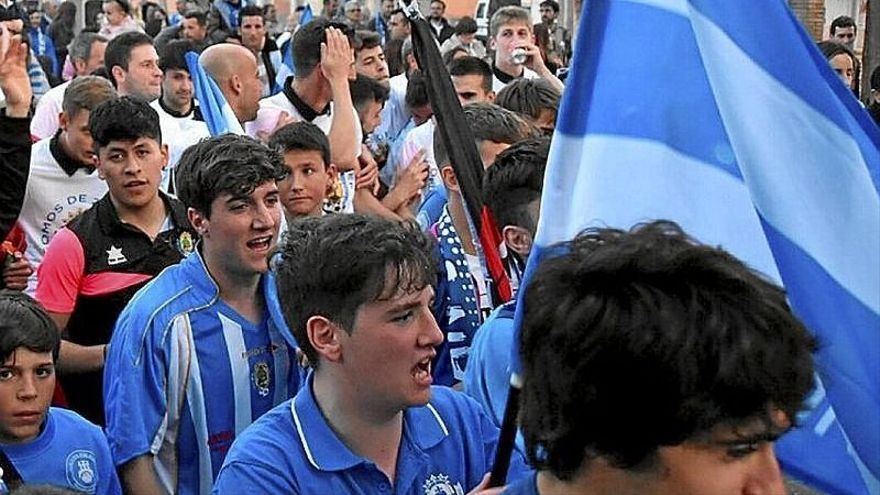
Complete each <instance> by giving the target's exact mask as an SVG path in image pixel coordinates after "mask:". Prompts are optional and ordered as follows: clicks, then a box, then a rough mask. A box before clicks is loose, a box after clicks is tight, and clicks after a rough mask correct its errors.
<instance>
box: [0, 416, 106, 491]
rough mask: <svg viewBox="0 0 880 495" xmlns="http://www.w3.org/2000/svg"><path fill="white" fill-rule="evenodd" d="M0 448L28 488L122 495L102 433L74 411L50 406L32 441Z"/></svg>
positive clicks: (3, 445)
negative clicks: (39, 486) (30, 486)
mask: <svg viewBox="0 0 880 495" xmlns="http://www.w3.org/2000/svg"><path fill="white" fill-rule="evenodd" d="M0 449H2V450H3V452H5V453H6V455H7V456H8V457H9V460H10V461H11V462H12V464H13V465H14V466H15V469H16V470H17V471H18V472H19V474H20V475H21V479H22V481H24V483H25V484H27V485H53V486H57V487H60V488H66V489H68V490H75V491H76V492H77V493H88V494H95V495H121V494H122V488H121V487H120V485H119V479H118V478H117V477H116V469H114V466H113V458H112V457H111V456H110V447H108V446H107V438H106V437H104V432H102V431H101V428H100V427H98V426H96V425H94V424H92V423H90V422H88V421H87V420H86V419H85V418H83V417H82V416H80V415H79V414H77V413H75V412H73V411H68V410H67V409H61V408H56V407H50V408H49V411H48V412H47V413H46V422H45V423H44V425H43V431H41V432H40V434H39V435H37V437H36V438H35V439H33V440H31V441H30V442H26V443H16V444H4V443H0Z"/></svg>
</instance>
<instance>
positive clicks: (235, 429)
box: [104, 253, 301, 494]
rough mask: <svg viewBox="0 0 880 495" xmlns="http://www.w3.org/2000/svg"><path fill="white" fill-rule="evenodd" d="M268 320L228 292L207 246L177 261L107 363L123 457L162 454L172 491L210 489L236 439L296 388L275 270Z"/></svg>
mask: <svg viewBox="0 0 880 495" xmlns="http://www.w3.org/2000/svg"><path fill="white" fill-rule="evenodd" d="M262 287H263V293H264V295H265V296H266V307H267V308H268V310H267V312H266V315H265V316H264V318H263V320H262V321H261V322H260V323H259V324H254V323H251V322H249V321H248V320H246V319H244V318H242V317H241V316H240V315H239V314H238V313H237V312H236V311H234V310H233V309H232V308H230V307H229V306H227V305H226V304H224V303H223V302H222V301H221V300H220V299H219V290H218V288H217V286H216V284H215V283H214V281H213V280H212V279H211V278H210V276H209V275H208V272H207V268H205V265H204V263H203V261H202V258H201V256H200V255H199V254H198V253H194V254H193V255H191V256H189V257H188V258H186V259H185V260H184V261H182V262H181V263H180V264H179V265H175V266H172V267H169V268H168V269H166V270H165V271H164V272H162V273H161V274H160V275H159V276H158V277H157V278H156V279H155V280H153V281H152V282H151V283H150V284H149V285H147V286H146V287H144V289H143V290H141V291H140V292H138V293H137V295H136V296H135V297H134V298H133V299H132V301H131V302H130V303H129V304H128V306H127V307H126V308H125V310H124V311H123V312H122V314H121V315H120V317H119V321H118V322H117V326H116V329H115V331H114V333H113V338H112V340H111V342H110V351H109V353H108V355H107V362H106V364H105V368H104V400H105V403H106V406H105V407H106V412H107V436H108V438H109V440H110V449H111V451H112V452H113V458H114V460H115V462H116V464H117V465H122V464H125V463H126V462H128V461H130V460H132V459H135V458H137V457H140V456H142V455H152V456H154V457H153V465H154V467H155V469H156V473H157V474H158V477H159V480H160V482H161V483H162V484H163V485H164V486H165V488H166V489H167V490H168V492H170V493H177V494H197V493H201V494H206V493H210V491H211V488H212V485H213V480H214V478H215V477H216V475H217V472H218V471H219V469H220V466H221V465H222V463H223V460H224V458H225V457H226V453H227V451H228V450H229V447H230V446H231V445H232V441H233V440H234V439H235V438H236V437H237V436H238V435H239V434H240V433H241V432H242V431H244V429H245V428H246V427H247V426H249V425H250V424H251V423H252V422H253V421H254V420H256V419H257V418H258V417H260V416H261V415H263V414H264V413H266V412H267V411H269V410H270V409H271V408H272V407H274V406H275V405H277V404H280V403H281V402H283V401H285V400H287V399H289V398H290V397H291V396H293V395H294V394H296V392H297V390H298V388H299V384H300V383H301V377H300V369H299V367H298V366H297V364H296V357H295V340H294V339H293V336H292V335H291V334H290V331H289V330H288V329H287V327H286V325H285V324H284V319H283V317H282V316H281V314H280V310H279V308H278V302H277V297H276V296H275V289H274V281H273V280H272V276H271V274H267V275H265V276H264V277H263V280H262Z"/></svg>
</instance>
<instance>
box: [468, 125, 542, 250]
mask: <svg viewBox="0 0 880 495" xmlns="http://www.w3.org/2000/svg"><path fill="white" fill-rule="evenodd" d="M549 153H550V139H549V138H546V137H539V138H530V139H526V140H525V141H520V142H518V143H516V144H514V145H513V146H511V147H510V148H507V149H506V150H504V151H502V152H501V153H499V154H498V156H497V157H495V161H494V162H493V163H492V166H491V167H489V168H488V169H487V170H486V173H485V174H484V175H483V203H484V204H485V205H486V206H487V207H488V208H489V210H491V211H492V214H494V215H495V219H496V220H497V221H498V226H499V227H501V228H504V227H506V226H508V225H515V226H517V227H522V228H524V229H526V230H528V231H529V232H531V233H532V235H533V236H534V235H535V233H536V231H537V229H538V223H537V222H538V219H537V218H533V217H532V214H531V212H530V211H529V205H531V204H532V203H533V202H534V201H540V199H541V191H542V190H543V188H544V170H545V169H546V168H547V156H548V155H549Z"/></svg>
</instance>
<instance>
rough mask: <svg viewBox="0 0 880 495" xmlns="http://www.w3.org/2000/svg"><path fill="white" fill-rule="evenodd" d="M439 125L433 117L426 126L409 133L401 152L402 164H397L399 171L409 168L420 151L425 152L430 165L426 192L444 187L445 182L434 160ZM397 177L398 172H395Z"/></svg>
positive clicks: (423, 125) (426, 160)
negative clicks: (435, 140) (435, 132)
mask: <svg viewBox="0 0 880 495" xmlns="http://www.w3.org/2000/svg"><path fill="white" fill-rule="evenodd" d="M436 127H437V123H436V121H435V120H434V118H433V117H431V119H430V120H428V121H427V122H425V123H424V124H422V125H420V126H418V127H416V128H415V129H413V130H411V131H409V134H407V135H406V138H405V139H404V140H403V149H401V151H400V162H398V164H397V168H398V170H400V169H403V168H404V167H407V166H409V162H410V161H411V160H412V159H413V158H414V157H415V156H416V154H417V153H418V152H419V150H420V149H423V150H425V162H427V164H428V181H427V183H426V184H425V190H428V189H431V188H432V187H435V186H442V185H443V181H442V180H441V178H440V168H439V167H438V166H437V161H436V160H435V159H434V129H435V128H436ZM394 176H395V177H397V170H395V171H394Z"/></svg>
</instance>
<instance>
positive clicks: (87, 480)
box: [65, 449, 98, 493]
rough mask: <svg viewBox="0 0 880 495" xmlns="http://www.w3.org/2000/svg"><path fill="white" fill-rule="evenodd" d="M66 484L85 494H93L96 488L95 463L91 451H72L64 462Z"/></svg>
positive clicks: (93, 454)
mask: <svg viewBox="0 0 880 495" xmlns="http://www.w3.org/2000/svg"><path fill="white" fill-rule="evenodd" d="M65 466H66V472H67V482H68V483H70V486H71V487H73V488H75V489H76V490H79V491H81V492H85V493H95V489H96V488H97V481H98V476H97V463H96V461H95V453H94V452H92V451H91V450H82V449H80V450H74V451H73V452H71V453H70V454H68V456H67V461H66V462H65Z"/></svg>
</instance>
